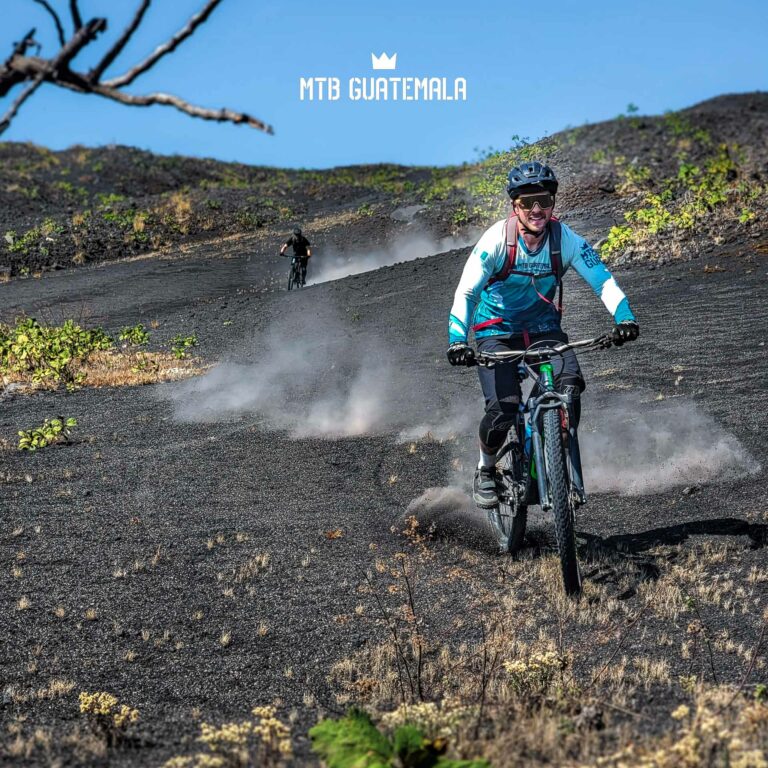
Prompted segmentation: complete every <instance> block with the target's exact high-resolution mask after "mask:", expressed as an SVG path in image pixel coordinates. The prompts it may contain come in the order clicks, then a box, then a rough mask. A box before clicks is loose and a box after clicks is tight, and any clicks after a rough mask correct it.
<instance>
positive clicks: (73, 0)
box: [69, 0, 83, 32]
mask: <svg viewBox="0 0 768 768" xmlns="http://www.w3.org/2000/svg"><path fill="white" fill-rule="evenodd" d="M69 12H70V13H71V14H72V23H73V24H74V25H75V32H77V31H78V30H79V29H80V27H82V26H83V18H82V16H80V9H79V8H78V7H77V0H69Z"/></svg>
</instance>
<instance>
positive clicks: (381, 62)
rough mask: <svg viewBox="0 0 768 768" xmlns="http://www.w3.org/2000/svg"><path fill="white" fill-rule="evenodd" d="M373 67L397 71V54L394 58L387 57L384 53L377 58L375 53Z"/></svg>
mask: <svg viewBox="0 0 768 768" xmlns="http://www.w3.org/2000/svg"><path fill="white" fill-rule="evenodd" d="M371 66H372V67H373V68H374V69H395V68H396V67H397V54H396V53H393V54H392V56H387V54H386V53H384V52H383V51H382V53H381V56H377V55H376V54H375V53H372V54H371Z"/></svg>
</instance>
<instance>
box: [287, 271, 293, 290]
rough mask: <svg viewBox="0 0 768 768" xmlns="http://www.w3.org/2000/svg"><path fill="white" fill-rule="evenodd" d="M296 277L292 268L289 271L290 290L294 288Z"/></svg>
mask: <svg viewBox="0 0 768 768" xmlns="http://www.w3.org/2000/svg"><path fill="white" fill-rule="evenodd" d="M294 278H295V274H294V269H293V268H291V271H290V272H289V273H288V290H289V291H290V290H291V289H292V288H293V283H294Z"/></svg>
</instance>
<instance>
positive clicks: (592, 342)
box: [474, 333, 613, 368]
mask: <svg viewBox="0 0 768 768" xmlns="http://www.w3.org/2000/svg"><path fill="white" fill-rule="evenodd" d="M611 346H613V334H610V333H606V334H604V335H603V336H597V337H596V338H594V339H584V340H582V341H572V342H569V343H568V344H556V345H555V346H553V347H544V346H536V347H535V348H532V347H529V348H528V349H510V350H506V351H504V352H478V353H476V355H475V360H474V365H483V366H485V367H487V368H489V367H492V366H493V365H495V364H496V363H513V362H516V363H522V362H526V363H541V362H543V361H544V360H549V359H550V358H552V357H557V356H559V355H562V354H564V353H565V352H568V350H570V349H581V350H582V351H585V352H588V351H591V350H593V349H608V348H609V347H611Z"/></svg>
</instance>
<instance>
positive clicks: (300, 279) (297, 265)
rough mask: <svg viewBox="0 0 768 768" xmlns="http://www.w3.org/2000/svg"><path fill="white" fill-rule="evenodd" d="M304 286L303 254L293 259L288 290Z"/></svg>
mask: <svg viewBox="0 0 768 768" xmlns="http://www.w3.org/2000/svg"><path fill="white" fill-rule="evenodd" d="M303 287H304V274H303V272H302V269H301V256H294V257H293V258H292V259H291V271H290V272H289V273H288V290H289V291H290V290H293V289H294V288H303Z"/></svg>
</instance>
